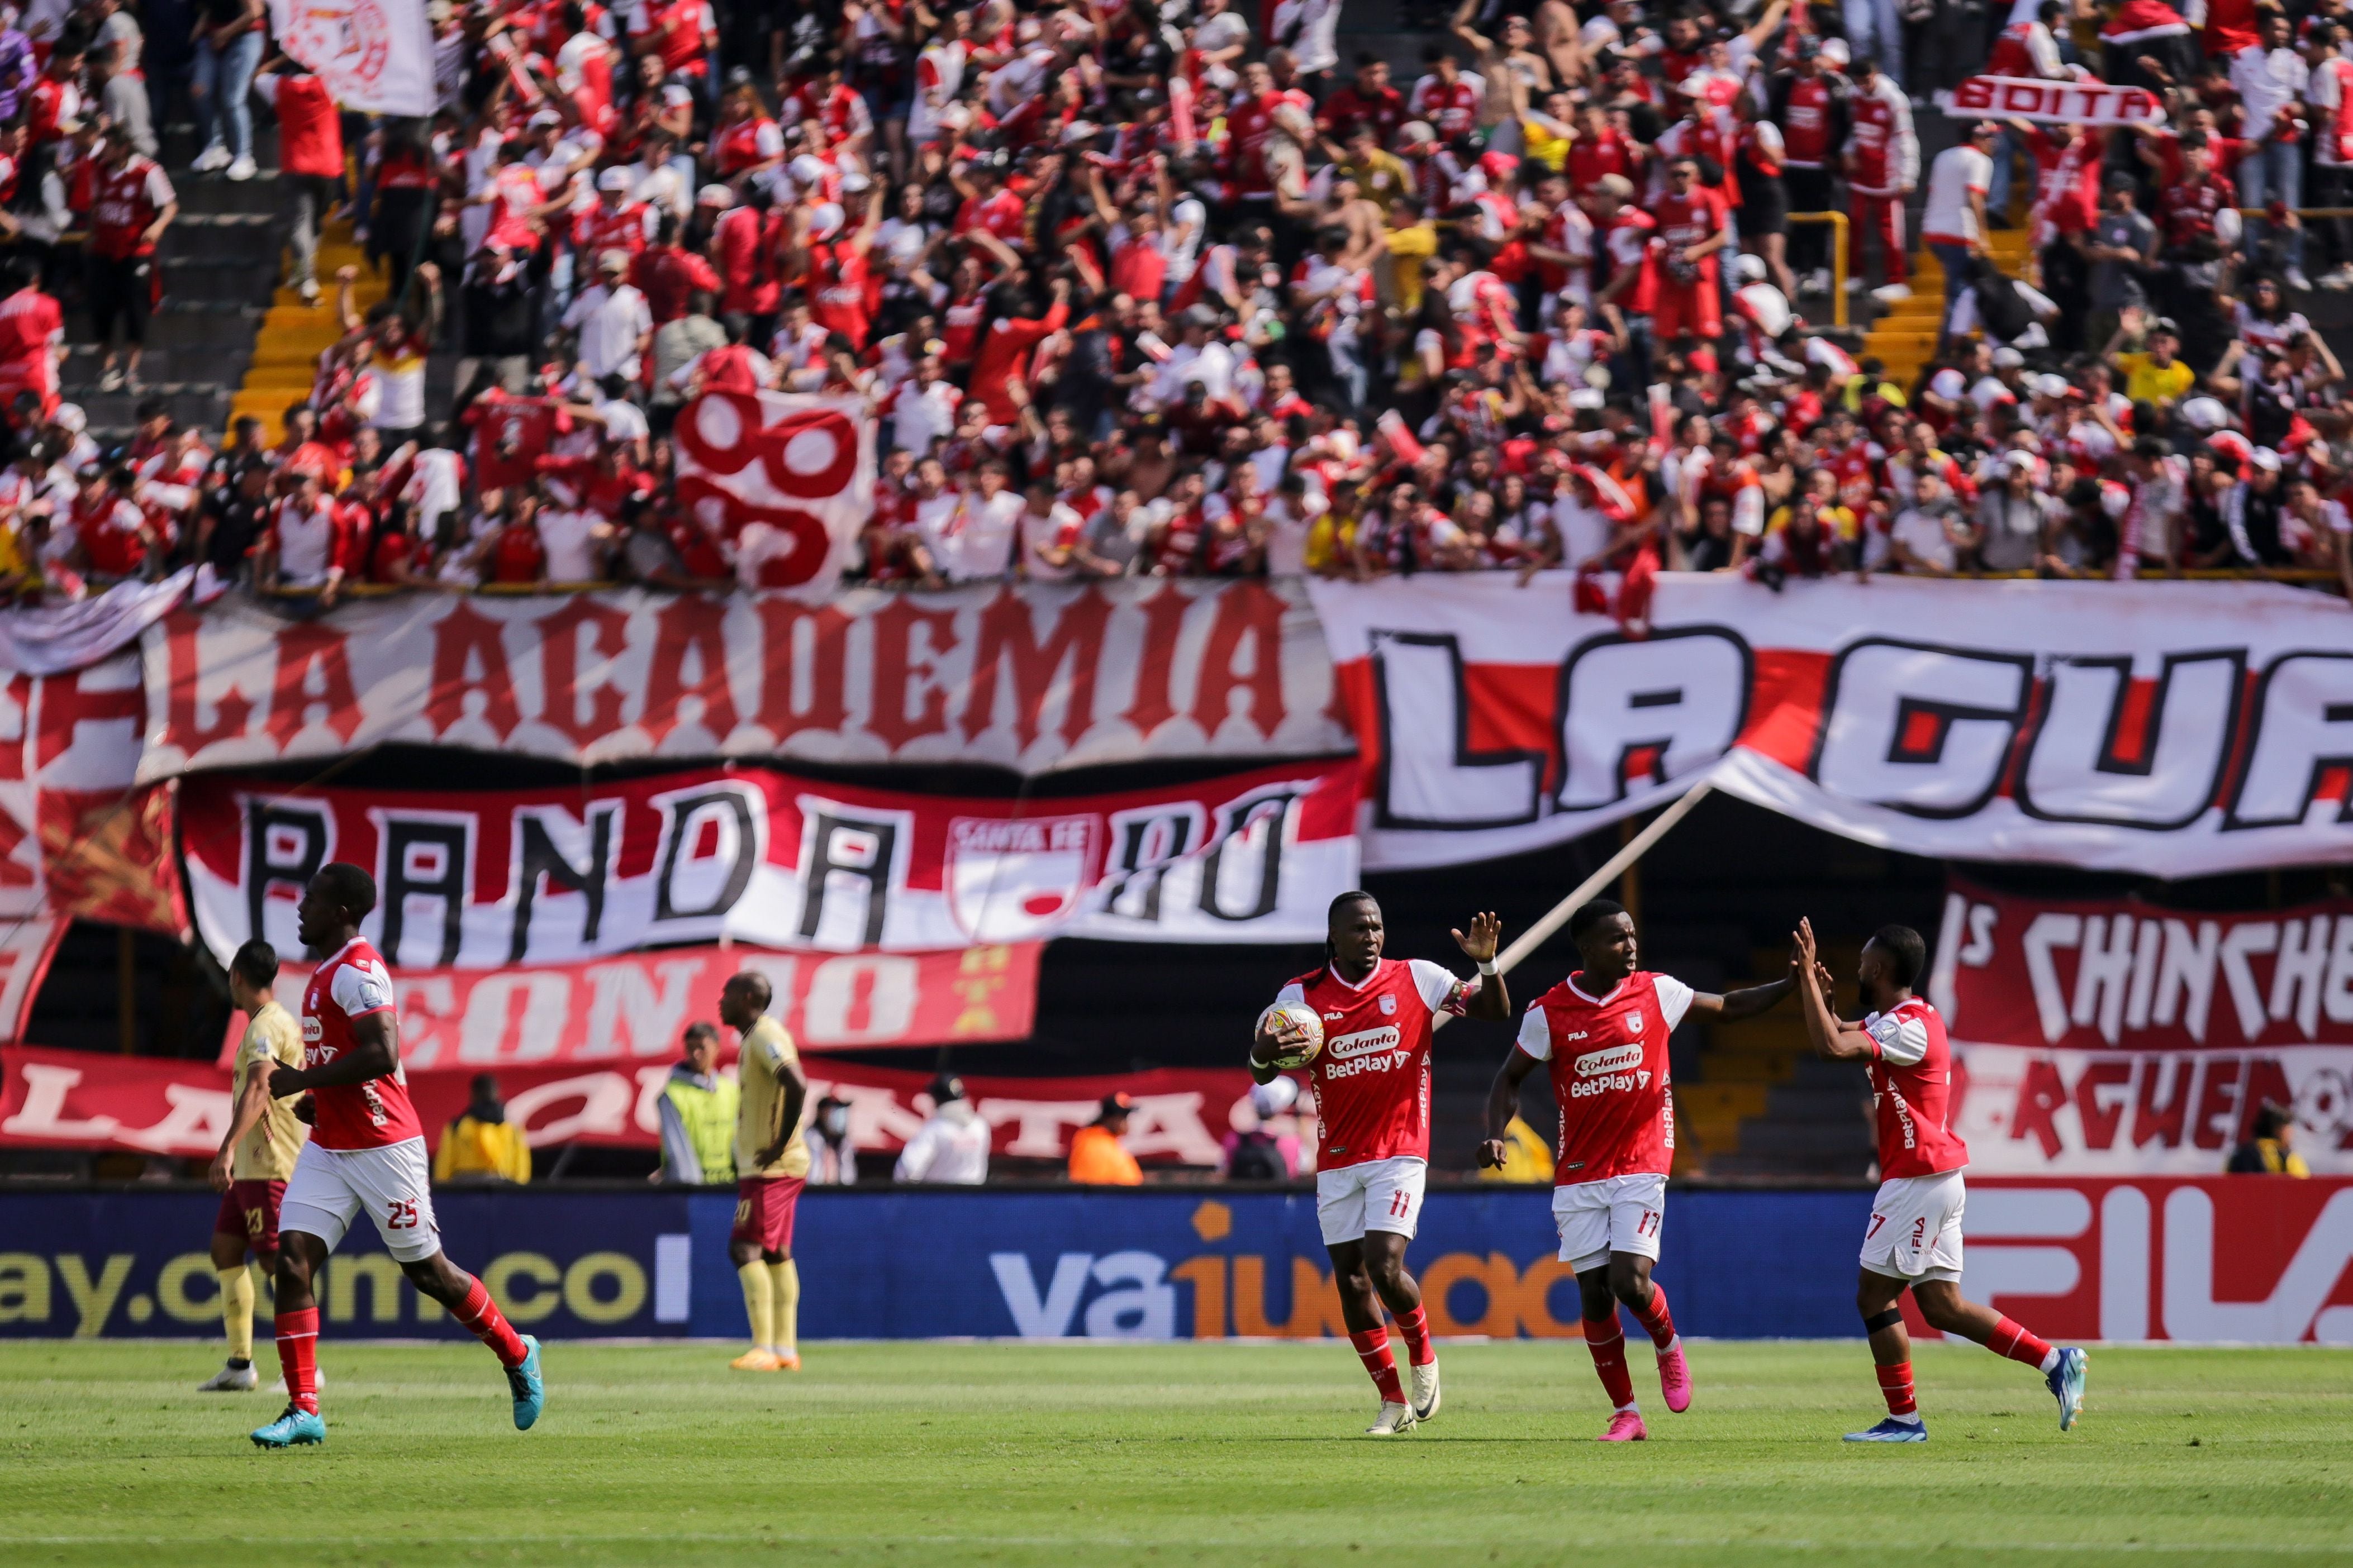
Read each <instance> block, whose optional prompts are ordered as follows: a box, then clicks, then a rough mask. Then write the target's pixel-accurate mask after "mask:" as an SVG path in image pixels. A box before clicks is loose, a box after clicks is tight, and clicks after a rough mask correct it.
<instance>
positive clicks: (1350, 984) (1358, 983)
mask: <svg viewBox="0 0 2353 1568" xmlns="http://www.w3.org/2000/svg"><path fill="white" fill-rule="evenodd" d="M1385 962H1387V961H1386V960H1384V959H1378V958H1377V959H1375V960H1373V968H1372V973H1369V974H1366V976H1365V977H1364V979H1362V980H1350V979H1349V978H1348V977H1347V976H1346V975H1345V974H1343V973H1340V972H1339V970H1338V969H1336V968H1335V967H1334V966H1333V965H1332V964H1331V963H1329V962H1326V963H1324V973H1326V974H1329V975H1330V976H1331V977H1332V978H1333V979H1335V980H1336V981H1338V982H1339V983H1340V984H1343V985H1345V986H1346V987H1347V988H1348V989H1349V990H1351V991H1362V990H1363V989H1364V988H1365V987H1366V986H1367V985H1370V984H1372V983H1373V980H1374V977H1375V976H1377V975H1378V974H1379V973H1380V972H1381V965H1382V964H1383V963H1385Z"/></svg>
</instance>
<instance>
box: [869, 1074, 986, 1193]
mask: <svg viewBox="0 0 2353 1568" xmlns="http://www.w3.org/2000/svg"><path fill="white" fill-rule="evenodd" d="M989 1136H990V1130H989V1125H988V1123H987V1122H986V1121H982V1120H981V1119H980V1112H978V1111H976V1110H974V1109H973V1108H972V1102H971V1101H970V1100H966V1099H965V1092H964V1080H963V1079H960V1078H958V1077H956V1076H955V1074H954V1073H945V1072H944V1073H942V1074H940V1076H939V1077H937V1078H935V1079H933V1080H932V1114H931V1116H930V1117H929V1118H928V1119H927V1120H926V1121H924V1122H923V1126H922V1127H921V1128H919V1129H918V1130H917V1131H916V1132H915V1135H914V1136H913V1138H910V1139H908V1140H907V1146H906V1147H905V1148H904V1149H902V1150H901V1151H900V1152H899V1165H898V1169H897V1170H896V1171H894V1172H893V1173H892V1175H893V1177H894V1178H895V1179H896V1180H898V1181H902V1182H952V1183H955V1184H957V1185H959V1186H967V1187H976V1186H979V1185H980V1184H982V1183H984V1182H986V1181H987V1180H988V1145H989Z"/></svg>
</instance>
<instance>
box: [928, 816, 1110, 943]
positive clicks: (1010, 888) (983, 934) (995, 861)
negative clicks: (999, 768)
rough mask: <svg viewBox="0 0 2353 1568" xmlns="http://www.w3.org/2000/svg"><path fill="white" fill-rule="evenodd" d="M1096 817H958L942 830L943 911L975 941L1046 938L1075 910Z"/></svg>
mask: <svg viewBox="0 0 2353 1568" xmlns="http://www.w3.org/2000/svg"><path fill="white" fill-rule="evenodd" d="M1095 838H1096V818H1095V817H1093V816H1046V817H1032V818H1029V819H1027V820H1021V821H1011V822H1008V821H1001V820H997V819H995V818H988V817H968V816H960V817H957V818H955V820H953V821H951V822H950V823H949V824H948V845H947V875H946V880H947V890H948V908H949V909H950V910H953V911H955V919H956V923H957V924H958V925H960V926H962V927H963V928H964V931H965V935H967V936H969V937H971V938H973V939H974V940H975V941H977V942H1020V941H1026V940H1028V939H1030V938H1033V937H1039V936H1043V935H1045V934H1046V932H1047V931H1049V930H1050V929H1051V928H1052V927H1053V926H1055V925H1057V924H1059V923H1060V922H1061V921H1064V920H1067V919H1068V918H1070V916H1071V915H1072V914H1074V913H1076V912H1077V910H1078V907H1079V900H1080V899H1081V897H1082V895H1083V894H1084V893H1085V891H1086V888H1087V883H1088V881H1089V880H1090V879H1091V877H1092V873H1093V871H1094V869H1095V867H1096V866H1097V864H1098V863H1099V862H1100V860H1101V858H1102V857H1101V856H1100V855H1099V854H1098V853H1097V852H1096V851H1097V846H1096V842H1095Z"/></svg>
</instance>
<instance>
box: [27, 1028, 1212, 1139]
mask: <svg viewBox="0 0 2353 1568" xmlns="http://www.w3.org/2000/svg"><path fill="white" fill-rule="evenodd" d="M730 1049H731V1051H732V1049H733V1047H732V1043H731V1046H730ZM801 1065H802V1067H803V1068H804V1069H805V1070H806V1071H807V1074H808V1079H809V1100H810V1103H811V1104H814V1103H815V1102H816V1101H817V1100H818V1098H819V1097H821V1096H823V1095H826V1094H834V1095H838V1096H839V1097H840V1098H841V1099H843V1100H848V1101H849V1134H850V1141H851V1142H852V1143H853V1145H854V1146H855V1147H857V1148H859V1149H861V1150H874V1151H881V1152H895V1151H896V1150H898V1149H899V1148H900V1147H901V1146H902V1144H904V1143H905V1142H907V1140H908V1139H910V1138H912V1137H913V1136H914V1134H915V1131H916V1130H917V1129H918V1128H920V1127H921V1126H923V1119H924V1118H925V1117H926V1116H928V1115H929V1114H930V1113H931V1109H932V1105H931V1099H930V1097H929V1096H928V1095H927V1094H926V1093H924V1088H925V1086H926V1085H928V1084H929V1083H930V1082H931V1079H932V1075H931V1074H930V1073H928V1072H906V1071H896V1070H893V1069H891V1068H870V1067H863V1066H860V1065H857V1064H853V1063H849V1062H834V1061H832V1060H829V1059H827V1058H822V1057H816V1056H811V1057H805V1058H802V1063H801ZM477 1070H480V1069H477V1068H466V1069H462V1070H461V1069H452V1068H444V1069H440V1070H432V1069H427V1070H421V1071H420V1070H411V1072H410V1073H409V1078H408V1092H409V1096H410V1098H411V1099H413V1100H415V1101H416V1102H417V1114H418V1116H419V1117H420V1118H421V1119H422V1120H423V1121H424V1123H425V1130H426V1131H425V1136H426V1140H427V1142H428V1143H431V1144H434V1145H438V1144H439V1142H440V1141H441V1130H442V1129H443V1128H445V1127H447V1126H448V1124H449V1122H450V1121H451V1120H452V1119H453V1118H455V1117H456V1116H457V1115H458V1114H459V1112H461V1111H463V1110H465V1109H466V1100H467V1095H468V1092H469V1084H470V1080H471V1079H472V1078H473V1075H474V1072H475V1071H477ZM495 1070H496V1071H497V1073H498V1078H499V1090H500V1093H501V1095H502V1096H503V1097H504V1099H505V1100H506V1109H507V1120H508V1121H512V1122H513V1123H514V1124H515V1125H517V1126H519V1127H521V1128H522V1129H523V1131H524V1133H525V1135H526V1136H527V1137H528V1138H529V1139H530V1141H531V1142H532V1143H533V1145H534V1146H536V1147H545V1146H548V1145H551V1144H557V1143H573V1142H579V1143H602V1144H618V1145H625V1146H629V1147H635V1148H648V1149H649V1148H654V1147H657V1146H658V1145H659V1143H660V1142H661V1122H660V1110H659V1104H658V1101H659V1097H660V1095H661V1089H662V1084H663V1082H664V1080H665V1079H668V1078H669V1076H670V1062H667V1061H663V1062H629V1061H617V1062H614V1063H611V1064H609V1065H607V1066H605V1067H601V1068H600V1067H596V1066H594V1065H590V1064H581V1065H575V1066H571V1067H545V1066H533V1067H504V1066H501V1067H500V1068H496V1069H495ZM964 1084H965V1096H966V1098H967V1100H969V1101H970V1102H971V1104H972V1106H973V1108H974V1110H977V1111H978V1112H979V1113H980V1116H981V1118H982V1120H984V1121H987V1123H988V1124H989V1126H990V1127H991V1129H993V1131H994V1133H995V1138H994V1147H995V1151H996V1152H997V1154H998V1155H1000V1156H1004V1157H1007V1158H1012V1159H1031V1160H1056V1159H1060V1158H1063V1157H1064V1156H1066V1155H1067V1154H1068V1153H1069V1152H1070V1146H1071V1133H1072V1132H1073V1131H1076V1130H1077V1129H1079V1128H1081V1127H1083V1126H1085V1125H1086V1124H1087V1123H1088V1122H1090V1121H1093V1120H1094V1119H1095V1114H1096V1111H1097V1109H1098V1107H1099V1106H1100V1103H1101V1101H1102V1100H1103V1096H1104V1095H1106V1094H1110V1093H1112V1092H1113V1091H1114V1090H1117V1091H1119V1092H1121V1093H1124V1094H1126V1095H1127V1096H1129V1097H1130V1098H1131V1099H1132V1100H1134V1102H1135V1110H1134V1114H1133V1116H1132V1117H1131V1118H1130V1120H1129V1123H1128V1131H1127V1136H1126V1139H1125V1143H1126V1146H1127V1149H1128V1152H1131V1153H1133V1154H1134V1156H1135V1157H1136V1158H1137V1159H1138V1160H1140V1161H1144V1162H1146V1163H1175V1164H1187V1165H1214V1164H1216V1163H1218V1161H1219V1156H1220V1152H1221V1141H1222V1140H1223V1139H1224V1137H1225V1134H1226V1131H1227V1129H1228V1127H1229V1125H1230V1120H1229V1119H1230V1117H1231V1115H1232V1112H1233V1109H1234V1106H1235V1105H1236V1104H1237V1103H1238V1102H1239V1101H1240V1100H1244V1099H1245V1098H1247V1097H1248V1095H1249V1093H1250V1075H1249V1074H1248V1073H1246V1072H1243V1071H1242V1070H1240V1068H1215V1069H1209V1068H1166V1069H1162V1070H1160V1071H1156V1072H1141V1073H1121V1074H1118V1075H1115V1076H1107V1077H1102V1078H1037V1079H1031V1078H1005V1079H992V1078H974V1077H969V1076H967V1077H965V1080H964ZM229 1111H230V1105H229V1076H228V1072H227V1069H226V1068H219V1067H215V1066H211V1065H209V1064H206V1063H203V1062H187V1061H171V1060H165V1059H163V1058H155V1057H116V1056H106V1055H101V1054H100V1053H97V1052H92V1051H55V1050H37V1049H29V1048H25V1047H14V1046H11V1047H0V1146H5V1145H11V1144H14V1145H20V1146H25V1145H29V1146H34V1147H42V1148H64V1149H129V1150H136V1151H139V1152H144V1153H151V1154H171V1155H180V1156H197V1155H209V1154H211V1153H212V1152H215V1151H216V1150H217V1149H218V1148H219V1147H220V1141H221V1136H222V1134H223V1133H225V1132H227V1131H228V1121H229Z"/></svg>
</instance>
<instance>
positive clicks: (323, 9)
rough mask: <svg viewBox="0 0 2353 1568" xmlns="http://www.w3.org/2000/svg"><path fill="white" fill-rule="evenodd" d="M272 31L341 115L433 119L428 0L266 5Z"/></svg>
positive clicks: (296, 0) (274, 0)
mask: <svg viewBox="0 0 2353 1568" xmlns="http://www.w3.org/2000/svg"><path fill="white" fill-rule="evenodd" d="M269 31H270V33H271V35H272V36H273V37H276V38H277V40H278V47H280V48H281V49H283V50H285V51H286V52H287V53H288V54H289V55H290V56H292V57H293V58H296V59H298V60H300V61H301V62H302V63H303V64H304V65H305V66H307V67H309V68H311V70H313V71H316V72H317V73H318V74H319V78H320V79H321V80H322V81H324V82H325V83H326V84H327V90H328V91H329V92H331V93H332V94H333V95H334V97H335V101H336V102H338V103H340V104H342V105H343V107H344V108H345V109H357V110H365V111H366V112H368V113H371V114H410V115H417V116H419V117H422V116H425V115H429V114H431V113H432V112H433V109H434V93H433V27H432V24H431V23H430V22H428V21H427V19H426V16H425V0H269Z"/></svg>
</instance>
